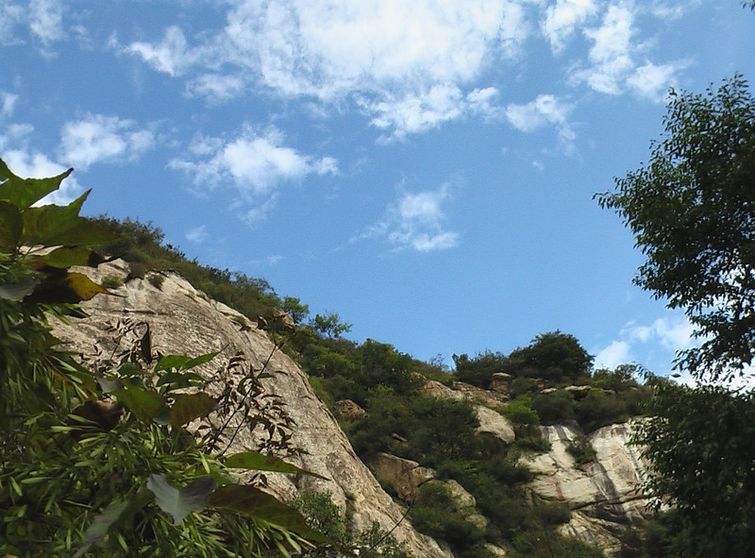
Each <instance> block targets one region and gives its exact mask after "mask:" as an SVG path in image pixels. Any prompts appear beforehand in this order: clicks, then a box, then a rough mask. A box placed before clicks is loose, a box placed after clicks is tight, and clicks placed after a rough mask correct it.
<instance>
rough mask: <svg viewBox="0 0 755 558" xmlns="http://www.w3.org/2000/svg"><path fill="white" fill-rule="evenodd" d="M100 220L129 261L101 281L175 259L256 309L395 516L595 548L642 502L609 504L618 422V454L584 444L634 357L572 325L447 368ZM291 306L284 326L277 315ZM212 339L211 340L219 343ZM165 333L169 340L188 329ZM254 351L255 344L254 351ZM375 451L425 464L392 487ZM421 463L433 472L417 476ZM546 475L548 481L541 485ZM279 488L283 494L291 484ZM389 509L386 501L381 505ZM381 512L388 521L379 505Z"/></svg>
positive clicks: (636, 400) (513, 543) (214, 290)
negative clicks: (603, 362) (610, 367)
mask: <svg viewBox="0 0 755 558" xmlns="http://www.w3.org/2000/svg"><path fill="white" fill-rule="evenodd" d="M100 222H101V223H104V224H106V225H107V226H108V227H109V228H111V229H112V230H113V231H115V232H118V234H119V235H120V240H119V241H118V243H116V244H113V245H110V246H107V247H106V249H107V250H108V251H109V252H110V253H115V254H118V255H122V256H123V257H124V258H125V259H126V260H130V263H129V269H128V270H125V269H122V270H119V271H117V272H115V271H113V270H112V269H111V270H110V271H100V272H98V273H99V275H98V278H99V279H101V280H102V282H103V283H104V284H106V285H109V286H111V287H114V288H115V291H114V292H116V293H119V292H120V289H126V290H127V292H131V291H132V290H133V289H135V285H140V286H141V287H140V288H141V289H143V290H144V291H145V292H149V293H150V295H149V296H158V295H159V293H160V292H162V291H160V288H166V285H171V284H173V282H175V281H180V279H178V278H177V277H176V276H175V275H173V272H178V273H180V274H181V275H183V276H185V277H186V278H188V279H189V280H190V282H191V283H193V284H195V285H201V287H200V289H199V290H201V291H204V292H205V293H206V294H207V295H208V296H209V297H210V298H213V299H217V300H218V301H219V302H221V303H223V305H227V306H222V307H223V308H225V311H226V312H227V313H232V314H233V315H234V316H236V318H235V319H242V318H241V316H243V319H244V320H245V323H248V324H250V327H253V328H254V329H255V330H256V325H257V324H258V323H259V324H262V323H263V322H259V321H258V319H257V318H258V316H262V317H263V318H266V319H265V321H264V323H267V325H268V330H269V331H268V333H269V334H270V335H271V337H272V339H274V340H275V341H276V342H278V343H279V344H281V345H282V351H284V352H285V353H286V354H287V355H288V356H287V357H286V358H287V359H288V362H290V364H288V365H287V367H288V368H290V367H291V366H299V367H301V369H302V370H303V371H304V373H305V375H306V376H307V378H308V383H309V384H310V385H311V386H312V389H313V390H314V393H316V394H317V396H318V397H319V398H320V399H321V400H322V401H324V402H325V403H326V404H327V405H328V407H329V409H330V411H331V413H332V416H335V417H336V418H337V419H338V421H339V423H340V426H341V428H342V429H343V431H345V432H346V433H347V435H348V437H349V439H350V442H351V445H352V446H353V447H354V450H355V451H356V455H357V456H358V457H359V458H360V459H361V460H363V461H364V462H366V463H368V464H370V465H371V466H372V467H373V470H374V471H375V472H376V474H377V476H378V477H379V478H381V480H382V482H383V483H384V485H385V488H386V489H387V490H388V491H389V492H390V493H392V494H393V495H394V496H395V497H396V498H397V501H398V503H399V504H400V505H402V506H406V505H411V508H410V509H409V511H408V520H406V521H405V522H403V523H402V525H404V524H405V523H407V522H408V521H411V522H412V524H413V525H414V526H415V527H416V528H417V529H419V530H420V531H421V532H424V533H426V534H428V535H430V536H432V537H435V538H436V539H438V540H439V541H441V543H442V544H444V545H447V546H448V547H450V550H451V551H453V552H454V554H455V555H456V556H494V555H495V554H492V553H493V552H496V550H495V549H499V550H501V549H506V551H507V552H508V553H509V554H508V555H511V556H520V555H521V556H539V555H541V554H542V555H544V556H545V555H549V553H551V552H554V548H557V549H558V552H559V554H558V555H560V556H598V555H600V552H599V551H598V550H597V549H595V550H592V549H591V547H590V546H588V545H586V544H585V543H590V544H598V545H600V546H601V547H602V548H603V549H605V550H609V551H616V550H617V549H618V548H619V547H620V543H619V540H618V538H617V536H618V535H620V533H621V532H622V531H623V528H624V526H625V525H626V524H627V521H628V520H629V519H636V518H639V517H640V516H641V515H642V513H641V510H640V508H641V506H640V507H637V506H634V507H633V509H632V510H629V511H628V510H624V509H623V508H622V506H623V503H624V502H625V501H634V496H629V493H630V492H631V490H632V487H631V486H629V481H630V480H636V477H637V474H638V472H639V470H640V466H639V464H637V463H636V460H635V461H633V460H634V459H635V454H634V453H633V452H632V451H630V450H627V449H626V445H625V442H626V430H623V428H624V427H622V429H619V430H620V433H619V434H618V437H616V436H609V438H612V440H613V441H612V442H611V443H614V442H615V443H616V444H618V446H619V447H620V448H623V449H621V450H620V452H619V453H622V452H623V454H625V455H626V456H627V458H626V459H624V460H623V461H621V462H620V463H617V462H611V460H613V459H614V458H615V456H614V455H613V454H612V456H609V457H606V454H605V453H604V454H602V455H601V454H600V451H599V450H597V451H596V448H593V447H592V444H593V443H594V442H593V441H594V440H595V439H601V438H602V437H603V436H604V433H605V432H612V430H611V428H608V429H603V430H601V429H602V428H603V427H606V426H607V425H611V424H623V423H625V422H626V421H627V420H628V419H629V418H630V417H632V416H636V415H637V414H638V413H639V406H640V402H641V400H642V399H643V398H644V397H645V395H646V392H645V390H644V388H642V387H641V386H639V385H638V384H637V383H636V382H635V380H634V379H633V377H632V372H633V370H632V368H630V367H624V368H620V369H617V370H616V371H592V369H591V366H590V365H591V359H590V357H589V355H587V353H586V352H585V351H584V349H582V348H581V346H580V345H579V343H578V342H577V340H576V339H574V338H573V337H572V336H569V335H566V334H562V333H560V332H552V333H549V334H544V335H542V336H539V337H538V338H537V339H535V340H533V343H532V344H531V345H530V346H528V347H524V348H522V349H518V350H517V351H514V352H512V353H511V354H510V355H503V354H500V353H491V352H487V353H483V354H480V355H477V356H474V357H469V356H468V355H460V356H456V355H455V363H456V370H455V373H451V372H449V371H448V370H445V369H443V367H441V366H438V365H435V364H428V363H424V362H421V361H418V360H416V359H413V358H412V357H411V356H409V355H406V354H402V353H399V352H397V351H395V350H394V349H393V348H392V347H391V346H390V345H387V344H384V343H380V342H377V341H374V340H367V341H365V342H364V343H362V344H357V343H354V342H352V341H349V340H347V339H344V338H342V337H340V335H339V334H338V330H337V329H336V330H335V334H334V330H333V328H332V326H333V325H336V326H338V325H342V326H344V327H346V325H345V324H340V322H338V321H337V320H331V322H330V325H331V328H330V329H329V328H327V327H322V320H320V321H319V322H318V321H316V320H315V319H310V320H309V321H307V314H308V309H307V308H306V305H304V304H303V303H302V302H301V301H299V300H298V299H293V298H290V297H288V298H285V299H281V298H279V297H278V296H277V295H276V294H275V293H274V291H273V290H272V289H271V288H270V286H269V285H268V284H267V283H266V282H264V281H262V280H258V279H251V278H248V277H246V276H243V275H235V274H232V273H229V272H227V271H222V270H216V269H212V268H207V267H204V266H201V265H199V264H198V263H197V262H192V261H188V260H187V259H186V258H185V257H183V255H182V254H181V253H180V252H178V251H177V250H176V249H174V248H173V247H170V246H161V245H160V241H161V239H162V237H161V234H160V233H159V231H158V230H157V229H154V228H152V227H150V226H145V225H143V224H139V223H133V222H125V223H118V222H116V221H114V220H100ZM155 272H156V273H155ZM120 285H125V286H120ZM185 288H190V287H188V284H187V285H186V287H185ZM139 296H146V295H139ZM106 298H108V297H100V298H98V299H95V300H94V301H93V302H92V303H90V304H95V305H99V304H104V303H103V302H100V301H102V300H105V299H106ZM112 300H115V301H118V303H122V302H123V301H122V300H120V299H115V298H113V299H112ZM108 304H113V303H112V302H111V303H108ZM152 305H154V304H152ZM147 306H150V305H147ZM229 307H234V308H235V310H236V312H233V311H232V310H231V309H230V308H229ZM282 308H285V309H287V310H288V311H289V315H288V316H287V317H284V316H283V315H282V314H281V313H280V311H281V309H282ZM237 312H239V313H237ZM158 314H159V313H158ZM190 314H191V313H190ZM145 317H146V315H145ZM320 318H322V317H320ZM330 318H334V317H333V316H331V317H330ZM184 321H186V325H184V326H182V327H187V326H188V324H189V321H187V320H184ZM291 322H297V324H296V326H297V327H296V328H292V327H289V325H291ZM318 326H320V327H318ZM209 329H210V330H211V329H212V328H209ZM270 330H272V331H270ZM70 335H73V333H72V331H71V330H69V336H70ZM195 337H196V336H195ZM201 337H202V336H201V335H200V336H198V337H196V346H197V350H199V351H202V350H210V349H211V348H213V347H209V346H205V344H206V343H208V342H209V341H208V340H206V339H205V340H202V339H201ZM215 339H216V340H215V341H214V343H215V344H216V345H217V346H218V347H220V346H222V345H223V344H224V343H223V342H222V341H221V340H218V339H217V337H215ZM177 341H178V340H177ZM200 341H201V342H200ZM168 346H171V347H173V348H172V349H171V350H172V351H177V350H183V349H186V348H190V347H191V346H192V345H191V344H189V345H186V344H185V343H179V344H176V343H173V344H171V343H168ZM218 347H215V348H218ZM258 349H259V348H258ZM279 354H280V353H279ZM264 355H265V351H264V350H258V351H257V354H256V356H255V358H257V359H258V360H260V359H263V357H264ZM284 356H285V355H280V358H284ZM276 358H277V357H276ZM290 359H293V360H290ZM294 363H296V364H294ZM462 380H464V381H462ZM300 389H303V388H301V387H300V388H297V390H300ZM276 392H277V391H276ZM294 392H296V390H294ZM281 393H288V395H287V396H284V399H285V400H286V402H287V404H288V406H289V407H290V409H291V412H292V414H296V415H297V416H299V417H300V418H304V422H302V426H301V428H300V430H302V431H304V430H306V429H307V426H306V425H307V424H308V423H309V421H310V420H312V419H311V417H312V416H313V413H312V412H310V411H308V410H306V409H308V408H307V407H305V408H303V409H301V408H299V405H300V402H301V401H305V400H306V401H308V400H309V397H301V396H299V395H296V396H293V397H292V395H291V394H292V392H291V390H290V389H283V390H282V391H281ZM318 413H322V411H318ZM315 414H316V413H315ZM323 416H325V415H323ZM327 416H331V415H327ZM323 420H325V419H323ZM297 422H298V421H297ZM550 425H554V426H550ZM555 425H560V426H555ZM614 430H615V429H614ZM595 445H596V446H597V445H598V444H595ZM303 447H304V449H305V450H306V451H308V452H310V454H311V455H312V456H318V457H319V458H320V459H321V458H322V457H323V455H324V454H323V451H324V450H319V449H318V450H314V449H313V448H317V447H319V442H317V441H314V440H312V439H309V440H308V442H307V443H306V444H304V446H303ZM349 451H350V449H349ZM325 453H327V452H325ZM614 453H615V452H614ZM381 456H383V460H385V456H391V457H390V459H394V458H398V459H400V460H405V461H408V462H410V463H411V462H413V463H415V464H416V466H417V467H420V468H422V469H424V470H426V471H429V473H427V474H426V475H425V477H422V476H420V477H419V479H420V481H419V482H418V483H415V484H416V486H414V487H413V488H411V489H410V490H409V492H408V493H402V491H401V490H400V489H399V488H398V486H399V485H401V483H402V482H404V481H402V480H400V479H397V478H395V475H393V477H394V478H393V479H392V480H391V474H387V475H386V474H385V469H386V467H384V466H383V467H381V466H380V465H376V464H377V463H379V462H380V459H381ZM313 459H314V457H313ZM315 461H316V462H317V463H318V464H317V465H314V464H313V463H312V462H308V463H307V465H308V466H309V467H315V470H318V469H317V468H318V467H321V466H322V463H321V462H320V461H317V459H315ZM627 467H629V468H630V469H631V470H627ZM391 468H392V467H388V469H391ZM393 468H394V469H395V467H393ZM611 469H617V470H618V471H619V472H618V473H616V474H617V475H618V476H619V477H621V478H622V479H624V480H622V481H620V482H619V484H620V485H622V493H621V495H618V494H617V493H616V492H615V489H613V488H611V489H609V490H606V488H605V485H606V483H605V479H606V478H609V477H611V476H612V475H614V471H612V470H611ZM607 470H608V472H607ZM601 475H602V477H601ZM334 476H335V477H339V478H340V476H341V475H340V474H334ZM347 476H348V475H347ZM430 478H433V479H437V481H438V482H439V483H440V484H438V483H429V484H427V486H422V487H420V485H421V484H424V481H427V480H429V479H430ZM337 482H340V481H337ZM410 484H411V483H410ZM562 485H563V486H566V487H567V489H566V491H564V490H563V486H562ZM623 485H626V486H623ZM449 486H451V487H452V489H451V490H450V491H449V489H448V487H449ZM457 486H458V487H459V489H460V490H461V491H463V494H466V496H464V497H463V498H462V499H464V498H466V500H465V501H466V502H467V503H469V502H472V501H473V502H474V507H475V509H474V512H473V513H472V516H473V517H479V518H480V519H478V520H473V521H471V522H470V521H469V517H468V516H469V512H470V509H468V506H467V509H466V510H465V508H464V506H461V507H459V506H458V505H457V504H456V503H454V502H455V497H454V494H453V492H454V489H455V487H457ZM320 488H322V487H318V489H320ZM326 490H327V489H326ZM570 490H571V491H572V492H574V491H576V493H575V494H570V492H569V491H570ZM554 491H555V492H557V493H559V494H561V495H559V496H554V494H555V492H554ZM283 492H284V493H287V495H288V496H289V497H290V496H291V495H292V493H291V492H290V489H289V490H288V492H286V490H284V491H283ZM330 492H332V491H330ZM347 492H348V491H347ZM457 492H459V493H462V492H460V491H459V490H457ZM533 495H536V497H535V498H533ZM333 496H334V501H335V502H336V503H337V504H338V505H340V506H341V507H342V508H343V507H344V506H345V504H346V503H348V502H347V500H348V499H344V497H343V495H341V496H338V495H336V494H333ZM457 496H458V494H457ZM585 498H587V499H588V500H590V499H591V500H590V501H589V502H588V501H586V500H585ZM367 499H368V500H373V499H374V498H373V497H370V498H367ZM456 499H458V498H456ZM611 506H613V515H612V512H611ZM617 506H618V508H617ZM586 508H589V509H586ZM395 509H398V508H394V512H392V513H393V515H390V514H389V515H388V516H386V517H394V518H395ZM454 509H456V510H457V511H456V512H454V511H452V510H454ZM617 509H618V511H617ZM606 510H608V512H607V511H606ZM383 519H385V517H384V518H383ZM475 521H476V523H475ZM379 523H381V525H382V526H383V527H384V528H388V527H389V526H388V525H386V524H385V521H379ZM362 526H363V525H362ZM401 532H402V531H401V530H400V529H399V530H398V533H401ZM573 536H576V537H577V538H572V537H573ZM401 539H402V540H404V539H406V536H404V535H402V536H401ZM580 540H581V541H583V542H578V541H580ZM411 548H412V549H413V550H414V551H415V554H416V555H417V556H422V555H430V554H427V552H428V551H427V550H423V551H422V552H419V553H418V554H417V553H416V551H417V548H418V547H417V545H416V543H413V545H412V546H411Z"/></svg>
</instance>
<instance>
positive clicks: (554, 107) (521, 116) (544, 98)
mask: <svg viewBox="0 0 755 558" xmlns="http://www.w3.org/2000/svg"><path fill="white" fill-rule="evenodd" d="M571 110H572V107H571V105H569V104H566V103H564V102H562V101H560V100H559V99H558V98H557V97H555V96H553V95H538V96H537V98H536V99H535V100H533V101H530V102H529V103H526V104H523V105H519V104H513V103H512V104H509V105H507V106H506V110H505V114H506V119H507V120H508V121H509V123H510V124H511V125H512V126H513V127H514V128H516V129H517V130H520V131H522V132H532V131H534V130H537V129H538V128H541V127H542V126H545V125H546V124H551V125H552V126H555V127H556V129H557V130H558V135H559V138H560V139H561V141H563V142H564V143H565V144H566V145H567V146H568V145H571V143H572V142H573V141H574V140H575V139H576V134H575V133H574V130H572V128H571V125H570V124H569V120H568V116H569V113H570V112H571Z"/></svg>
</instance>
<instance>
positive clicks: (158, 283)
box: [147, 273, 165, 289]
mask: <svg viewBox="0 0 755 558" xmlns="http://www.w3.org/2000/svg"><path fill="white" fill-rule="evenodd" d="M147 281H149V284H150V285H152V286H153V287H155V288H156V289H162V287H163V282H164V281H165V276H164V275H161V274H160V273H150V274H149V275H147Z"/></svg>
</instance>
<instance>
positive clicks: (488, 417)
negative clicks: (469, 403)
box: [474, 405, 516, 444]
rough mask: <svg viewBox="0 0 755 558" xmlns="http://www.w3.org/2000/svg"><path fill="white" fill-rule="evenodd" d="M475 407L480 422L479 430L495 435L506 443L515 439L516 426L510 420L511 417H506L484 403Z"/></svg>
mask: <svg viewBox="0 0 755 558" xmlns="http://www.w3.org/2000/svg"><path fill="white" fill-rule="evenodd" d="M474 409H475V413H476V414H477V420H478V421H479V423H480V425H479V426H478V427H477V432H480V433H486V434H490V435H492V436H495V437H496V438H498V439H499V440H501V441H502V442H505V443H506V444H510V443H511V442H513V441H514V438H515V437H516V435H515V434H514V426H513V425H512V424H511V422H509V419H507V418H506V417H504V416H503V415H502V414H501V413H498V412H496V411H494V410H493V409H488V408H487V407H483V406H482V405H476V406H475V408H474Z"/></svg>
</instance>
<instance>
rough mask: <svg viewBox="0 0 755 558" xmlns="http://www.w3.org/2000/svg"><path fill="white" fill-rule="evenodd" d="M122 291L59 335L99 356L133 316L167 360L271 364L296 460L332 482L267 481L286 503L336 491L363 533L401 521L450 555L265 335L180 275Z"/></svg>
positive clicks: (417, 538)
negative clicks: (407, 512) (408, 516)
mask: <svg viewBox="0 0 755 558" xmlns="http://www.w3.org/2000/svg"><path fill="white" fill-rule="evenodd" d="M82 271H85V272H87V273H89V274H90V275H92V276H93V278H94V279H95V280H101V279H102V278H103V277H104V276H106V275H111V276H115V277H119V278H120V279H122V280H123V279H125V278H126V276H127V274H128V267H127V266H126V265H125V264H124V263H123V262H113V263H109V264H105V265H102V266H100V268H99V269H97V270H94V271H92V270H82ZM115 293H116V294H117V296H106V295H100V296H97V297H95V298H94V299H92V300H91V301H89V302H87V303H85V304H84V308H85V310H86V312H87V313H88V314H89V316H90V317H89V318H86V319H83V320H76V321H75V322H73V323H71V324H70V325H63V324H60V323H57V324H56V327H55V333H56V335H57V336H58V337H60V338H61V339H63V340H65V341H66V342H67V343H68V346H69V347H70V348H72V349H74V350H75V351H76V352H83V353H91V352H92V351H93V349H94V346H95V344H96V343H98V342H100V343H104V344H107V343H108V342H109V341H111V340H112V332H111V331H108V326H107V324H108V322H116V321H117V320H121V319H123V318H126V317H129V318H136V319H139V320H143V321H144V322H147V323H148V324H149V326H150V330H151V333H152V343H153V346H154V348H155V349H157V350H159V351H161V352H162V353H163V354H188V355H192V356H193V355H198V354H203V353H208V352H211V351H220V352H221V355H220V357H218V359H220V358H222V357H226V358H227V357H230V356H233V355H234V354H235V353H236V352H237V351H240V352H241V354H243V356H244V357H245V358H246V359H247V361H248V362H249V363H250V364H251V365H253V366H254V367H255V368H256V369H260V368H261V367H262V366H263V363H264V362H265V361H266V360H267V359H268V358H269V364H268V369H269V370H271V371H274V372H275V373H273V374H271V377H270V378H267V379H265V380H263V382H264V384H265V386H266V389H268V390H269V391H270V392H271V393H274V394H277V395H280V396H281V397H282V398H283V400H284V401H285V402H287V410H288V413H289V415H290V417H291V418H292V419H293V420H294V421H295V424H296V426H295V428H294V429H293V432H292V438H291V443H292V444H293V445H294V446H295V447H298V448H301V449H302V450H304V451H303V453H301V455H299V456H298V457H297V458H295V459H289V461H291V462H293V463H294V464H295V465H297V466H299V467H301V468H303V469H307V470H310V471H313V472H315V473H318V474H320V475H323V476H324V477H327V478H328V479H330V480H322V479H317V478H313V477H308V476H302V477H298V476H290V475H281V474H275V473H273V474H268V475H267V477H268V479H269V481H270V483H271V489H272V490H274V491H275V492H276V493H277V494H278V495H279V496H280V497H282V498H285V499H289V498H292V497H295V496H296V495H297V494H298V493H299V492H300V491H301V490H319V491H327V492H330V494H331V495H332V497H333V500H334V502H335V503H336V504H338V505H339V506H341V507H342V508H343V509H344V510H346V511H347V513H348V516H349V517H350V519H351V522H352V525H353V528H354V529H355V530H363V529H367V528H369V527H370V526H371V525H372V523H373V522H377V523H379V524H380V526H381V527H382V528H384V529H386V530H388V529H391V528H392V527H393V526H394V525H395V524H396V523H398V526H397V527H396V528H395V530H393V533H392V534H393V536H394V537H395V538H396V539H397V540H398V541H399V542H401V543H403V544H404V545H406V548H407V549H408V550H409V551H410V552H411V553H412V554H413V555H415V556H417V557H422V558H425V557H427V558H436V557H437V558H440V557H441V556H444V555H445V553H444V552H443V551H442V550H441V549H440V547H439V546H438V545H437V544H436V543H435V541H433V540H432V539H429V538H427V537H424V536H422V535H420V534H418V533H417V532H416V531H415V530H414V529H413V528H412V526H411V524H410V523H409V521H407V520H404V521H400V520H401V518H402V510H401V509H400V507H399V506H398V505H397V504H396V503H395V502H393V500H392V499H391V497H390V496H389V495H388V494H386V493H385V491H383V490H382V488H381V487H380V485H379V484H378V482H377V481H376V480H375V478H374V477H373V475H372V474H371V473H370V471H369V469H368V468H367V467H366V466H365V465H364V464H363V463H362V462H361V461H360V460H359V459H358V458H357V456H356V454H355V453H354V451H353V449H352V447H351V444H350V443H349V441H348V439H347V438H346V436H345V435H344V433H343V432H342V431H341V429H340V427H339V426H338V424H337V422H336V420H335V418H334V417H333V416H332V414H331V413H330V412H329V411H328V409H327V407H326V406H325V405H324V404H323V403H321V402H320V400H319V399H318V398H317V397H316V396H315V394H314V392H313V391H312V389H311V387H310V386H309V383H308V381H307V378H306V376H305V374H304V373H303V372H302V371H301V370H300V369H299V367H298V366H297V365H296V364H295V363H294V362H293V361H292V360H291V359H290V358H289V357H288V356H287V355H285V354H284V353H282V352H281V351H280V350H276V349H275V346H274V344H273V342H272V341H271V340H270V339H269V337H268V335H267V334H266V333H265V332H264V331H261V330H259V329H258V328H257V327H256V325H255V324H253V323H251V322H249V320H247V319H246V318H245V317H244V316H242V315H241V314H239V313H238V312H236V311H235V310H232V309H231V308H229V307H227V306H225V305H223V304H220V303H218V302H215V301H212V300H210V299H209V298H208V297H207V296H205V295H204V294H203V293H201V292H198V291H196V290H195V289H194V288H193V287H192V286H191V285H190V284H189V283H188V282H187V281H186V280H184V279H182V278H181V277H179V276H177V275H174V274H170V273H168V274H166V276H165V279H164V281H163V282H162V284H161V285H160V288H158V287H156V286H154V285H152V284H151V283H150V282H149V281H146V280H142V279H138V278H136V279H132V280H129V281H128V282H126V283H125V284H124V285H123V286H122V287H120V288H118V289H116V290H115ZM241 326H243V327H241ZM208 370H209V369H208ZM250 447H254V440H253V438H252V436H251V434H249V435H247V436H242V435H239V436H238V437H237V440H236V443H235V446H234V448H233V449H234V450H236V451H240V450H243V449H245V448H250Z"/></svg>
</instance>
